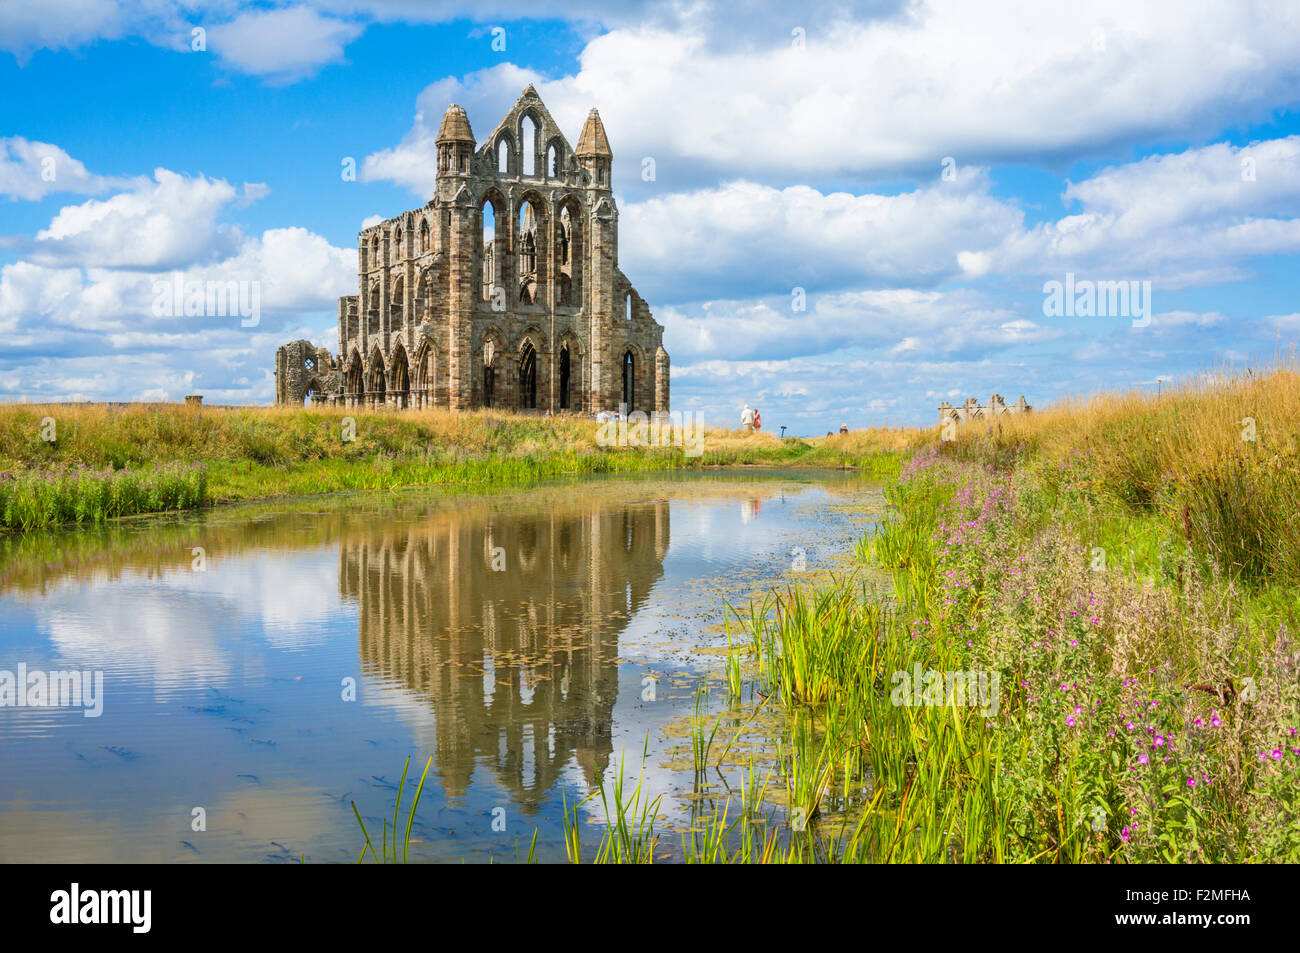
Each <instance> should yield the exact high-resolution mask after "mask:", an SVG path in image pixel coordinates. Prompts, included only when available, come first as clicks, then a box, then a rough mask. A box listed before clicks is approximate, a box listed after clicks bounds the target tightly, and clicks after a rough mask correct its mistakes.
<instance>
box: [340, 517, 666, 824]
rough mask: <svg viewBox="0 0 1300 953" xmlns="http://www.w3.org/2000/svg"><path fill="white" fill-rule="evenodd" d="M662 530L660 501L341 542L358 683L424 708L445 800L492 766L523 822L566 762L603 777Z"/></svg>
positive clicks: (657, 564) (436, 525)
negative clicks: (418, 701) (627, 648)
mask: <svg viewBox="0 0 1300 953" xmlns="http://www.w3.org/2000/svg"><path fill="white" fill-rule="evenodd" d="M668 516H669V512H668V504H667V502H652V503H645V504H640V505H631V506H629V507H627V508H624V509H619V510H610V509H609V508H608V506H607V505H603V504H601V503H600V502H597V501H593V502H592V503H590V504H589V505H587V506H582V507H580V508H567V507H566V508H564V509H563V511H558V512H557V511H552V512H549V513H541V512H539V513H538V514H537V515H536V516H529V515H527V514H520V513H518V512H513V513H510V515H509V516H508V518H502V519H500V520H498V518H497V517H496V516H494V515H492V514H491V513H490V511H484V512H481V513H477V514H473V515H466V514H465V513H464V512H463V511H457V510H447V511H439V512H435V513H434V514H433V515H431V516H430V517H429V518H428V520H427V521H425V522H417V523H413V524H406V525H401V526H399V527H396V528H394V530H393V532H392V533H391V535H384V536H369V537H361V538H356V537H354V538H352V539H345V540H344V541H343V542H342V543H341V549H340V556H339V586H340V590H341V592H342V595H343V596H344V597H345V598H348V599H355V600H357V601H358V602H359V603H360V625H359V629H360V632H359V639H360V655H361V660H362V664H363V666H364V669H365V671H366V672H367V674H375V675H379V676H381V677H384V678H386V679H390V680H392V681H393V682H395V683H396V684H398V685H400V686H402V687H403V688H405V689H407V690H409V691H412V692H414V693H416V694H417V695H419V696H420V697H422V698H424V699H426V700H427V701H428V703H429V704H430V705H431V707H432V709H433V713H434V719H435V731H436V735H437V744H436V749H437V750H436V754H435V759H434V761H435V764H434V767H435V770H436V771H437V772H438V773H439V774H440V775H441V777H442V783H443V786H444V788H445V789H446V792H447V794H448V795H449V796H452V797H457V796H460V795H463V794H464V793H465V792H466V791H467V790H468V788H469V784H470V777H471V775H472V773H473V769H474V765H475V764H476V763H488V764H492V765H493V766H494V767H495V773H496V775H497V778H498V781H499V783H500V784H501V785H502V786H503V787H504V788H505V789H506V790H509V791H511V792H512V793H513V794H514V795H515V797H516V799H517V800H518V802H519V803H520V804H521V805H522V806H524V807H525V808H527V809H532V808H535V807H537V806H538V805H539V804H540V802H541V800H542V799H543V798H544V797H545V796H546V795H547V794H548V792H549V791H550V789H551V787H552V785H553V784H554V783H555V781H556V779H557V777H558V776H559V774H560V772H561V771H562V769H563V768H564V767H565V766H566V765H567V764H568V763H569V762H571V761H572V760H573V759H574V757H575V756H576V758H577V764H578V766H579V767H580V768H581V770H582V774H583V776H584V777H585V778H586V780H587V782H588V784H590V783H592V782H593V781H594V779H595V777H596V775H595V774H594V773H593V771H594V770H596V769H603V768H604V767H605V765H606V763H607V761H608V759H609V755H610V753H611V751H612V742H611V732H610V722H611V718H612V713H613V708H614V701H615V698H616V696H617V693H618V664H617V658H618V636H619V633H621V632H622V631H623V629H624V627H625V626H626V625H627V622H628V620H629V619H630V618H631V617H632V615H633V614H634V613H635V612H636V611H637V610H638V609H639V608H640V607H641V605H642V604H643V603H644V601H645V599H646V597H647V596H648V594H649V592H650V589H651V587H652V586H653V585H654V583H655V582H656V580H658V579H659V577H660V576H661V575H662V572H663V569H662V563H663V557H664V553H665V552H666V551H667V548H668V523H669V518H668ZM494 561H495V564H496V565H497V566H498V567H502V566H503V567H504V568H502V569H500V570H494V569H493V564H494Z"/></svg>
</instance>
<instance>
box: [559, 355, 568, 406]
mask: <svg viewBox="0 0 1300 953" xmlns="http://www.w3.org/2000/svg"><path fill="white" fill-rule="evenodd" d="M568 409H569V349H568V347H562V348H560V410H568Z"/></svg>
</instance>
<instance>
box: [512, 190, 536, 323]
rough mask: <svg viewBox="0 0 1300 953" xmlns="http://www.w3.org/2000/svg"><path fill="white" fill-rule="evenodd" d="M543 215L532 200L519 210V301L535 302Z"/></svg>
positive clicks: (524, 302) (525, 302) (522, 302)
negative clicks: (538, 251)
mask: <svg viewBox="0 0 1300 953" xmlns="http://www.w3.org/2000/svg"><path fill="white" fill-rule="evenodd" d="M540 219H541V216H540V214H539V211H538V209H537V208H536V206H534V204H533V202H532V201H531V200H529V201H526V202H525V203H524V205H523V208H521V209H520V211H519V254H518V258H517V260H518V262H519V303H520V304H534V303H535V302H536V301H537V289H538V284H539V279H540V277H541V276H540V274H539V269H538V258H537V249H538V246H539V245H540V244H541V234H540V228H541V221H540Z"/></svg>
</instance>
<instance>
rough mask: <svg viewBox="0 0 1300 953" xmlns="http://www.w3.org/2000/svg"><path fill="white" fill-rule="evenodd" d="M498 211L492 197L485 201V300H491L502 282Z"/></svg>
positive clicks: (483, 258)
mask: <svg viewBox="0 0 1300 953" xmlns="http://www.w3.org/2000/svg"><path fill="white" fill-rule="evenodd" d="M496 237H497V211H496V206H494V205H493V204H492V200H491V199H486V200H485V201H484V202H483V255H482V261H483V288H482V292H483V300H484V301H487V302H489V303H490V302H491V301H492V298H493V294H494V292H495V290H496V288H497V286H498V285H500V284H501V272H500V263H499V261H498V255H497V243H496Z"/></svg>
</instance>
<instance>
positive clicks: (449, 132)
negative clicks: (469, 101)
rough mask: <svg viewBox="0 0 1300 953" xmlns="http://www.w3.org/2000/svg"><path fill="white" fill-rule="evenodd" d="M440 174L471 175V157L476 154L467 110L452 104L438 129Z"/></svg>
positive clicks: (443, 115) (444, 114)
mask: <svg viewBox="0 0 1300 953" xmlns="http://www.w3.org/2000/svg"><path fill="white" fill-rule="evenodd" d="M436 141H437V144H438V174H439V175H443V174H452V175H469V171H470V168H469V165H470V156H472V155H473V154H474V130H472V129H471V128H470V127H469V116H467V115H466V114H465V110H464V109H463V108H462V107H460V106H458V105H457V104H456V103H452V104H451V105H450V106H448V107H447V111H446V112H445V113H443V114H442V125H441V126H439V127H438V138H437V140H436Z"/></svg>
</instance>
